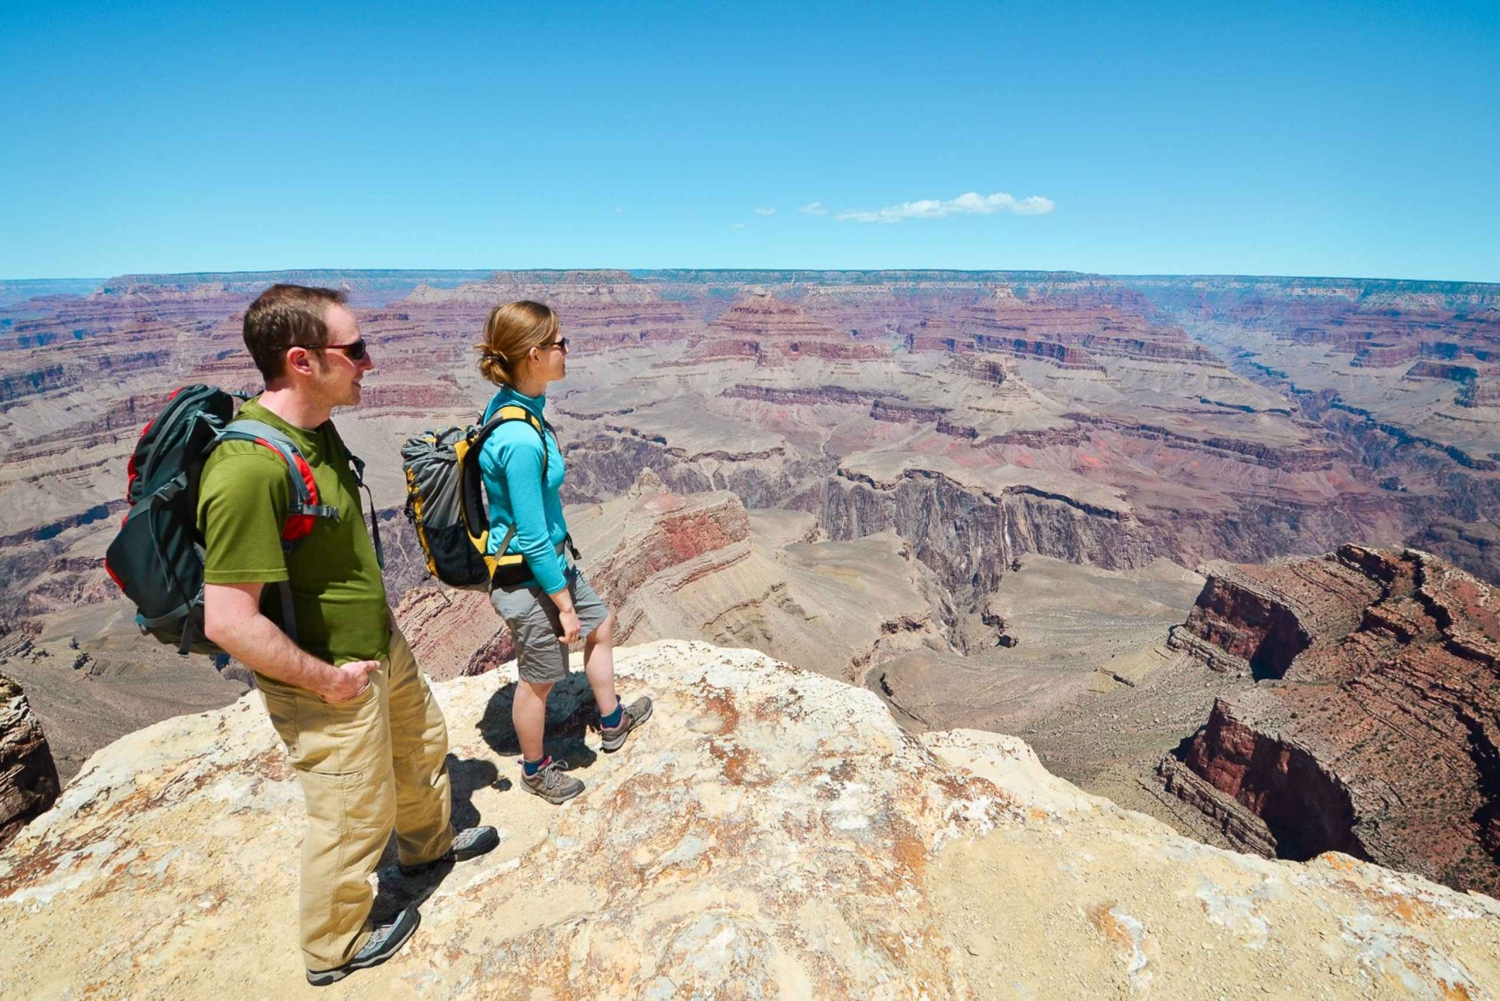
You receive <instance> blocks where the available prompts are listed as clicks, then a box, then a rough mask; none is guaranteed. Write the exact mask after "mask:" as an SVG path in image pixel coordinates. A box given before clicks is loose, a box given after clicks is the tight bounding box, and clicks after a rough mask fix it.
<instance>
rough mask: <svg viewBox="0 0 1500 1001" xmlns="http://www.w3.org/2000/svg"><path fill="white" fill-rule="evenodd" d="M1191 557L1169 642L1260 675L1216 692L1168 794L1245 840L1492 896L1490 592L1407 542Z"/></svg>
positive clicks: (1497, 766) (1498, 788) (1494, 622)
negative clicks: (1187, 606) (1335, 855)
mask: <svg viewBox="0 0 1500 1001" xmlns="http://www.w3.org/2000/svg"><path fill="white" fill-rule="evenodd" d="M1206 569H1208V571H1209V574H1210V576H1209V580H1208V583H1207V584H1206V585H1205V586H1204V589H1203V593H1202V595H1201V596H1200V597H1199V599H1198V605H1197V607H1196V608H1194V610H1193V612H1192V614H1191V616H1190V617H1189V618H1188V621H1187V622H1186V623H1185V624H1184V625H1183V626H1180V627H1178V628H1177V629H1175V630H1174V631H1173V635H1172V644H1173V645H1174V646H1177V647H1178V648H1179V649H1185V650H1188V651H1191V652H1193V653H1194V654H1196V655H1197V656H1199V657H1200V658H1202V659H1204V660H1205V662H1206V663H1208V664H1210V666H1215V667H1219V668H1220V669H1225V668H1228V669H1238V670H1244V671H1251V672H1254V673H1255V674H1256V676H1257V677H1264V678H1267V679H1271V680H1267V681H1264V682H1262V683H1261V684H1259V685H1257V686H1256V687H1255V688H1253V689H1251V690H1249V691H1246V692H1243V693H1241V694H1239V695H1236V696H1233V697H1231V698H1226V699H1219V700H1217V701H1216V703H1215V704H1214V707H1213V711H1212V713H1211V714H1210V717H1209V719H1208V721H1207V723H1206V724H1205V725H1204V727H1203V728H1202V729H1201V730H1199V731H1198V733H1197V734H1196V735H1195V736H1193V737H1192V738H1191V739H1190V740H1189V741H1187V742H1185V744H1184V747H1183V748H1182V749H1181V751H1180V753H1179V754H1178V755H1177V757H1176V759H1173V760H1168V761H1167V762H1164V764H1163V768H1162V769H1161V774H1162V777H1163V778H1164V779H1165V780H1166V782H1167V784H1168V785H1169V786H1170V787H1172V791H1173V792H1175V793H1176V794H1177V795H1178V796H1179V797H1181V798H1182V799H1184V800H1185V801H1188V802H1190V803H1191V804H1192V805H1193V806H1196V807H1198V808H1199V809H1201V810H1202V811H1203V812H1204V813H1205V814H1208V815H1210V816H1211V817H1213V818H1215V820H1216V822H1220V824H1221V827H1223V826H1225V825H1228V826H1233V827H1234V828H1236V831H1235V832H1232V833H1230V832H1227V831H1226V833H1230V839H1231V841H1233V842H1235V843H1238V844H1241V845H1243V846H1245V847H1248V848H1253V849H1257V850H1261V851H1266V852H1275V853H1276V854H1279V855H1281V856H1283V857H1289V858H1308V857H1312V856H1313V855H1316V854H1318V853H1319V852H1323V851H1329V850H1337V851H1341V852H1345V853H1348V854H1351V855H1356V856H1359V857H1362V858H1368V859H1373V860H1375V861H1377V862H1381V863H1382V864H1386V865H1390V866H1393V867H1395V868H1400V869H1404V870H1408V871H1412V872H1419V873H1422V874H1424V875H1426V876H1428V877H1430V878H1432V879H1436V880H1439V881H1441V882H1444V883H1447V884H1449V885H1450V886H1454V887H1457V888H1460V889H1476V890H1481V891H1483V892H1486V893H1496V892H1500V591H1497V590H1496V589H1495V588H1493V587H1490V586H1489V585H1487V584H1485V583H1484V582H1482V581H1480V580H1478V579H1476V578H1474V577H1472V576H1471V575H1469V574H1467V573H1464V572H1463V571H1461V570H1458V569H1456V568H1454V567H1452V566H1450V565H1449V564H1447V563H1445V562H1443V561H1442V560H1439V559H1437V558H1436V557H1433V556H1431V555H1429V554H1427V553H1423V552H1420V551H1418V550H1413V549H1408V550H1405V551H1403V552H1389V551H1384V550H1378V549H1367V548H1363V547H1359V546H1344V547H1342V548H1341V549H1339V550H1338V551H1337V552H1336V553H1331V554H1329V555H1327V556H1324V557H1321V558H1318V559H1304V560H1295V561H1288V562H1285V563H1282V564H1279V565H1274V566H1269V567H1253V566H1241V567H1230V566H1226V565H1214V566H1211V567H1208V568H1206ZM1183 766H1185V767H1186V769H1188V770H1189V771H1190V772H1191V773H1193V775H1195V776H1197V777H1198V778H1199V779H1201V780H1203V781H1201V782H1197V781H1194V780H1193V779H1192V777H1191V776H1185V775H1183V774H1182V767H1183ZM1226 800H1227V801H1232V803H1233V804H1236V805H1237V806H1238V807H1242V808H1244V809H1243V810H1236V809H1235V808H1234V807H1233V806H1228V805H1226V804H1225V802H1224V801H1226ZM1246 810H1248V812H1249V814H1250V815H1251V816H1250V818H1249V820H1247V819H1246V817H1245V816H1244V813H1245V811H1246ZM1257 818H1258V821H1257Z"/></svg>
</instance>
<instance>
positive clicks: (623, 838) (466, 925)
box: [0, 642, 1500, 999]
mask: <svg viewBox="0 0 1500 1001" xmlns="http://www.w3.org/2000/svg"><path fill="white" fill-rule="evenodd" d="M619 663H620V671H621V674H622V676H623V678H624V679H625V681H624V685H623V688H624V690H625V691H627V692H629V693H635V692H640V691H650V692H651V693H652V694H654V695H655V696H656V698H657V707H658V708H657V712H656V716H655V718H654V719H653V720H652V722H651V723H650V724H649V725H648V727H647V728H646V729H644V730H643V731H641V733H640V734H639V735H638V736H637V737H635V738H633V739H632V740H631V742H630V743H629V744H628V745H627V746H626V748H625V749H624V750H623V751H621V752H620V753H618V754H616V755H613V756H610V757H608V758H604V757H596V756H595V754H594V751H593V747H594V746H596V742H595V738H594V737H592V736H591V735H589V734H587V733H586V732H585V730H584V728H583V725H582V721H583V720H584V719H585V718H586V716H587V709H588V696H587V693H586V689H585V688H584V687H583V684H582V681H581V679H580V678H578V677H576V676H575V677H574V678H572V679H570V680H569V681H568V682H566V683H564V684H562V685H560V686H559V687H558V689H557V690H556V693H555V694H554V697H553V702H554V705H553V707H552V716H553V719H552V721H551V722H552V727H551V729H552V732H553V733H554V734H555V739H554V740H553V742H552V747H551V750H552V752H553V753H554V754H560V755H565V756H566V757H568V758H569V759H571V761H572V762H573V763H574V765H575V766H576V767H577V769H578V774H580V775H582V777H583V778H584V779H585V781H587V782H588V783H589V789H588V791H587V792H586V793H585V794H584V796H582V797H581V798H579V799H577V800H575V801H573V802H572V803H570V804H568V805H566V806H564V807H562V808H561V809H557V808H553V807H549V806H547V805H546V804H544V803H542V802H541V801H540V800H538V799H536V798H534V797H530V796H526V795H524V794H523V793H522V791H521V790H520V789H518V788H517V787H516V786H515V785H514V784H513V783H512V779H513V775H514V771H515V765H514V762H513V757H514V754H515V743H514V734H513V732H512V731H511V730H510V726H509V718H510V706H509V701H510V697H511V693H512V691H513V687H512V684H511V682H510V681H509V680H508V679H512V678H513V670H514V669H513V668H507V669H504V670H502V671H500V672H498V673H492V674H489V675H486V676H484V677H479V678H460V679H456V680H454V681H449V682H445V683H442V684H439V685H438V686H437V687H436V690H437V693H438V697H439V699H440V700H441V701H442V703H443V705H444V708H445V710H446V712H447V716H448V721H449V727H450V732H451V735H452V750H453V754H454V758H453V760H452V771H453V775H454V785H455V790H456V800H457V811H458V813H457V816H458V819H459V821H460V822H461V823H473V822H474V821H475V820H477V819H479V818H482V819H483V820H484V821H486V822H488V823H492V824H495V825H497V826H498V827H500V829H501V830H502V832H503V838H502V841H501V844H500V847H499V848H498V849H497V850H496V851H495V852H494V853H493V854H492V855H490V856H487V857H485V858H484V859H482V860H477V861H473V862H468V863H464V864H462V865H460V866H458V867H457V868H455V869H452V870H451V871H449V872H448V873H446V874H443V875H441V876H437V877H433V878H431V879H429V880H428V881H427V882H425V883H422V884H418V885H402V884H401V883H400V881H399V879H398V878H397V877H396V872H395V869H394V867H393V866H387V867H386V868H383V869H382V870H381V871H380V873H379V874H378V875H379V881H380V893H381V896H380V900H381V904H382V906H395V905H397V904H398V903H400V902H402V901H403V900H410V899H413V898H415V899H418V900H420V901H422V905H421V906H422V911H423V916H424V919H423V923H422V927H421V928H420V929H419V931H418V933H417V935H416V937H415V938H414V939H413V940H412V942H411V943H410V945H409V946H408V947H407V948H406V949H405V950H404V951H403V952H402V953H401V954H400V955H398V956H397V957H396V958H395V959H393V960H392V961H391V962H390V963H388V964H386V965H385V966H382V967H380V968H379V969H376V970H372V971H369V972H364V973H360V974H358V975H357V976H355V977H353V978H351V979H350V980H349V981H346V982H345V983H344V984H342V985H340V986H339V987H336V988H334V989H333V990H332V991H329V992H325V994H324V995H323V996H326V997H335V998H337V997H354V996H360V997H381V998H409V997H417V996H421V997H424V998H483V997H506V998H509V997H528V998H537V999H541V998H555V999H563V998H578V997H629V998H661V999H665V998H677V997H702V998H708V997H713V998H762V997H783V998H813V997H819V998H823V997H827V998H832V997H866V998H912V997H925V998H932V999H937V998H975V997H1002V996H1003V997H1014V996H1019V997H1030V998H1062V997H1078V998H1083V997H1087V998H1096V997H1106V996H1110V997H1112V996H1134V997H1158V998H1200V997H1201V998H1216V997H1235V998H1248V997H1252V996H1253V997H1261V996H1264V995H1266V994H1271V995H1274V996H1278V997H1298V998H1302V997H1322V998H1370V997H1393V998H1396V997H1403V998H1404V997H1414V998H1452V997H1467V998H1494V997H1497V996H1500V903H1497V902H1496V901H1494V900H1492V899H1490V898H1488V897H1484V896H1481V895H1478V894H1462V893H1457V892H1454V891H1452V890H1450V889H1447V888H1445V887H1441V886H1438V885H1436V884H1433V883H1430V882H1428V881H1426V880H1424V879H1422V878H1420V877H1416V876H1409V875H1401V874H1397V873H1394V872H1391V871H1388V870H1386V869H1382V868H1380V867H1378V866H1375V865H1372V864H1370V863H1367V862H1361V861H1357V860H1354V859H1352V858H1349V857H1347V856H1344V855H1336V854H1329V855H1324V856H1320V857H1319V858H1317V859H1315V860H1313V861H1312V862H1310V863H1306V864H1301V863H1290V862H1278V861H1271V860H1266V859H1262V858H1259V857H1256V856H1251V855H1240V854H1235V853H1232V852H1226V851H1223V850H1220V849H1216V848H1210V847H1207V846H1205V845H1202V844H1199V843H1197V842H1194V841H1190V840H1188V839H1186V838H1183V837H1181V836H1179V835H1177V834H1175V833H1173V832H1172V831H1171V830H1169V829H1168V828H1166V827H1164V826H1163V825H1161V824H1159V823H1157V822H1155V821H1153V820H1150V819H1148V818H1146V817H1144V816H1141V815H1139V814H1135V813H1130V812H1127V811H1124V810H1121V809H1119V808H1118V807H1116V806H1114V805H1113V804H1112V803H1110V802H1108V801H1106V800H1101V799H1097V798H1095V797H1091V796H1088V795H1086V794H1084V793H1082V792H1080V791H1079V790H1078V789H1076V788H1075V787H1073V786H1071V785H1069V784H1067V783H1066V782H1063V781H1060V780H1058V779H1056V778H1054V777H1053V776H1051V775H1049V774H1048V773H1047V772H1046V771H1045V770H1043V769H1042V768H1041V766H1040V765H1039V764H1038V762H1037V760H1036V758H1035V756H1034V755H1033V754H1032V753H1031V751H1030V749H1029V748H1028V747H1027V746H1026V745H1025V744H1024V743H1022V742H1021V741H1019V740H1017V739H1015V738H1012V737H1005V736H998V735H993V734H984V733H979V732H975V731H963V730H959V731H950V732H945V733H931V734H925V735H922V736H920V737H919V736H914V735H912V734H908V733H906V732H904V731H903V730H902V729H901V728H900V727H898V726H897V725H896V724H895V722H894V721H893V720H892V719H891V717H890V716H889V715H888V714H887V712H886V710H885V709H884V708H883V707H882V705H881V704H880V702H879V701H878V700H877V698H876V697H875V696H874V695H873V694H871V693H870V692H868V691H864V690H862V689H858V688H854V687H850V686H848V685H844V684H841V683H839V682H836V681H833V680H830V679H827V678H823V677H820V676H817V675H813V674H809V673H805V672H803V671H800V670H796V669H794V668H791V667H788V666H787V665H785V664H781V663H778V662H776V661H773V660H771V659H769V658H767V657H765V656H764V655H761V654H758V653H755V652H752V651H744V650H724V649H720V648H717V647H713V646H709V645H706V644H696V643H682V642H663V643H656V644H651V645H648V646H644V647H637V648H633V649H628V650H624V651H622V652H621V654H620V657H619ZM302 823H303V821H302V805H301V795H300V793H299V791H298V787H297V785H296V783H295V781H293V779H292V778H291V776H290V775H289V774H288V772H287V769H286V766H285V762H284V758H283V755H282V752H281V749H280V747H279V746H278V745H277V743H276V740H275V737H274V735H273V734H272V731H271V728H270V726H269V725H268V724H267V722H266V720H265V718H264V713H263V710H262V709H261V707H260V705H259V704H258V703H257V701H256V697H255V696H254V695H253V694H252V695H250V696H247V697H246V698H245V699H243V700H241V701H240V702H238V703H236V704H234V705H232V706H229V707H227V708H226V709H223V710H219V711H216V712H209V713H202V714H199V715H195V716H185V717H179V718H177V719H173V720H168V721H166V722H164V723H160V724H157V725H156V726H153V727H150V728H149V729H146V730H143V731H140V732H138V733H135V734H132V735H130V736H127V737H125V738H123V739H121V740H120V741H118V742H116V743H115V744H114V745H112V746H110V747H108V748H106V749H104V750H103V751H100V752H99V753H98V754H96V755H95V756H94V758H93V759H92V760H91V761H90V763H89V765H88V766H87V767H86V768H85V770H84V771H83V772H82V773H81V774H80V775H79V777H78V778H77V779H76V780H75V781H74V782H73V783H72V784H71V785H70V786H69V788H68V790H67V791H66V792H65V794H64V795H63V797H62V799H61V800H60V801H59V803H58V804H57V806H56V807H55V808H54V809H53V810H52V811H51V812H50V813H48V814H46V815H45V816H43V817H41V818H39V819H38V820H37V821H35V822H34V823H32V824H31V825H30V826H28V827H27V828H26V829H25V830H24V831H23V832H22V833H21V835H20V836H19V837H18V838H17V839H16V841H15V842H14V843H13V844H12V845H11V846H10V848H9V849H8V850H7V851H6V852H5V854H4V855H3V856H0V920H3V921H4V924H5V928H6V935H5V936H4V939H3V941H0V992H3V994H4V996H6V997H83V996H88V997H94V998H120V997H152V998H160V999H173V998H183V999H186V998H194V999H197V998H204V997H220V996H230V995H231V994H232V995H234V996H257V997H259V996H266V997H271V996H276V997H287V996H291V995H298V994H301V993H303V992H306V993H309V994H310V993H312V992H311V991H309V990H307V989H306V988H305V986H304V985H303V982H302V971H301V969H300V957H299V955H298V953H297V950H296V948H295V945H294V936H295V922H296V917H295V911H296V899H297V856H298V844H299V841H300V837H301V828H302Z"/></svg>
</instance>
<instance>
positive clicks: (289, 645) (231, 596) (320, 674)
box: [203, 584, 380, 702]
mask: <svg viewBox="0 0 1500 1001" xmlns="http://www.w3.org/2000/svg"><path fill="white" fill-rule="evenodd" d="M264 587H265V585H264V584H205V585H203V632H204V633H205V635H207V636H208V638H209V639H210V640H212V641H213V642H214V643H217V644H218V645H219V646H220V647H221V648H222V649H223V650H224V652H225V653H227V654H229V655H230V656H231V657H233V658H234V659H235V660H238V661H239V662H240V663H242V664H245V665H247V666H248V667H250V668H251V669H252V670H254V671H256V672H258V673H260V674H264V675H265V676H266V677H268V678H274V679H275V680H277V681H281V682H284V683H286V684H288V685H295V686H296V687H298V688H306V689H308V690H309V691H313V692H316V693H318V694H319V695H321V696H322V697H323V698H324V699H326V700H327V701H329V702H344V701H346V700H348V699H352V698H354V697H355V696H356V695H358V694H359V693H360V692H363V691H364V690H365V686H366V685H368V684H369V683H370V681H369V676H370V674H371V673H373V672H374V671H376V670H378V669H379V667H380V661H378V660H358V661H353V662H351V663H348V664H343V665H341V666H339V667H334V666H333V665H332V664H330V663H328V662H327V661H324V660H319V659H318V658H317V657H314V656H313V655H312V654H310V653H308V652H307V651H306V650H303V649H302V648H301V647H299V646H297V644H295V643H293V642H292V640H291V637H289V636H287V634H286V633H284V632H282V631H281V630H280V629H279V628H277V625H276V623H274V622H272V621H271V620H270V619H268V618H266V617H265V616H264V615H262V614H260V592H261V589H262V588H264Z"/></svg>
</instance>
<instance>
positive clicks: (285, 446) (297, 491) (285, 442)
mask: <svg viewBox="0 0 1500 1001" xmlns="http://www.w3.org/2000/svg"><path fill="white" fill-rule="evenodd" d="M218 439H219V441H253V442H255V443H257V444H259V445H263V446H265V447H266V448H269V449H270V450H271V451H273V452H275V453H276V454H277V455H279V456H281V461H282V462H285V463H286V469H287V476H288V478H289V479H290V480H291V483H292V510H291V512H290V514H291V515H309V516H311V517H314V518H332V519H333V520H335V521H337V520H338V516H339V511H338V508H336V507H333V506H331V505H327V504H319V503H318V484H317V482H316V481H315V480H314V479H313V475H312V467H310V466H309V465H308V464H307V460H306V459H304V458H303V457H302V453H301V452H300V451H299V450H298V449H297V444H296V442H294V441H292V439H290V438H288V437H287V436H286V434H285V433H284V432H282V431H281V430H280V429H278V428H274V427H272V426H271V425H269V424H266V423H264V422H262V421H257V420H251V419H249V418H244V419H241V420H235V421H231V422H230V423H229V424H228V425H227V426H226V427H225V428H224V430H223V431H220V432H219V435H218Z"/></svg>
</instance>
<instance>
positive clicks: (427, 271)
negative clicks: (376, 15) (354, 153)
mask: <svg viewBox="0 0 1500 1001" xmlns="http://www.w3.org/2000/svg"><path fill="white" fill-rule="evenodd" d="M591 271H592V272H600V271H619V272H625V273H627V274H630V275H632V276H636V275H650V274H655V273H663V272H707V273H713V272H752V273H764V274H776V273H808V274H813V273H824V274H872V273H896V274H917V273H924V272H926V273H933V272H946V273H951V274H964V275H987V274H990V275H1067V276H1076V277H1081V278H1110V279H1149V278H1176V279H1210V278H1212V279H1235V278H1239V279H1258V280H1275V279H1296V280H1302V281H1318V282H1408V283H1418V284H1423V285H1486V286H1488V285H1495V286H1500V279H1497V280H1495V281H1479V280H1471V279H1462V278H1394V277H1381V276H1373V275H1298V274H1273V273H1265V274H1255V273H1249V272H1227V271H1226V272H1166V271H1160V272H1105V271H1079V270H1075V269H1070V268H949V267H908V268H882V267H868V268H817V267H691V266H689V267H683V266H669V267H652V268H631V267H620V266H592V267H586V266H579V267H561V268H559V267H517V268H484V267H481V268H380V267H369V268H345V267H312V268H308V267H291V268H257V269H249V270H207V271H141V272H122V273H120V274H115V275H109V276H105V277H91V276H56V277H52V276H49V277H41V278H0V285H20V284H26V283H32V282H95V283H98V284H99V285H100V286H101V287H102V286H104V285H107V284H109V283H112V282H117V281H120V280H122V279H130V278H135V279H142V278H205V277H207V276H224V277H245V278H248V277H250V276H254V275H284V274H291V273H296V272H303V273H317V272H334V273H349V274H361V273H365V274H377V273H385V274H390V273H396V274H403V273H404V274H411V275H441V274H468V273H474V274H480V275H483V274H518V273H533V274H538V273H539V274H568V273H572V272H591Z"/></svg>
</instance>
